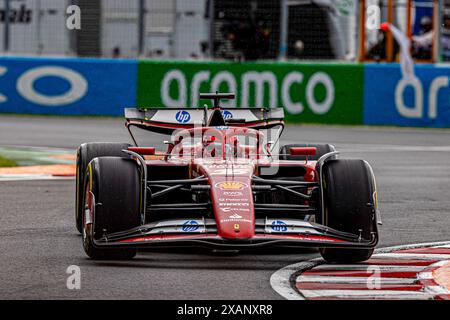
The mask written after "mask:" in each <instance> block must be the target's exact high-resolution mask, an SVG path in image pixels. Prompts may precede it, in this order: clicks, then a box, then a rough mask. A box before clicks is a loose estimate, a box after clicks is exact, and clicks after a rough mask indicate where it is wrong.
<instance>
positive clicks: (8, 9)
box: [3, 0, 10, 52]
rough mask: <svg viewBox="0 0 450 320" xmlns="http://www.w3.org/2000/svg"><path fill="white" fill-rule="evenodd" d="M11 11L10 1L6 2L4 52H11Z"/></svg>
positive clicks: (6, 0)
mask: <svg viewBox="0 0 450 320" xmlns="http://www.w3.org/2000/svg"><path fill="white" fill-rule="evenodd" d="M9 11H10V0H5V28H4V29H3V50H4V51H5V52H8V51H9Z"/></svg>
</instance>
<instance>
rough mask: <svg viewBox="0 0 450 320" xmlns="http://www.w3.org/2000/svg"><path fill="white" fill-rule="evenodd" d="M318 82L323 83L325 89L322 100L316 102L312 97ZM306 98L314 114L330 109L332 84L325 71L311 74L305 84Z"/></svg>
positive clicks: (332, 97)
mask: <svg viewBox="0 0 450 320" xmlns="http://www.w3.org/2000/svg"><path fill="white" fill-rule="evenodd" d="M319 84H323V85H324V86H325V89H326V98H325V100H324V101H323V102H317V101H316V98H315V97H314V89H315V88H316V86H317V85H319ZM306 98H307V101H308V105H309V107H310V108H311V110H312V112H314V113H315V114H325V113H327V112H328V111H329V110H330V108H331V106H332V105H333V102H334V85H333V81H332V80H331V79H330V77H329V76H328V75H327V74H326V73H324V72H317V73H315V74H313V76H312V77H311V79H309V81H308V84H307V85H306Z"/></svg>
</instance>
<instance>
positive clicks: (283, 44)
mask: <svg viewBox="0 0 450 320" xmlns="http://www.w3.org/2000/svg"><path fill="white" fill-rule="evenodd" d="M280 6H281V8H280V9H281V10H280V11H281V14H280V48H279V54H278V59H279V60H284V59H286V54H287V40H288V39H287V38H288V24H289V7H288V3H287V0H281V1H280Z"/></svg>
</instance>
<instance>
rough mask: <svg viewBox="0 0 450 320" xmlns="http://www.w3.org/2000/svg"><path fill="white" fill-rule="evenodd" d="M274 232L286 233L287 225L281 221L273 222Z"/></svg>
mask: <svg viewBox="0 0 450 320" xmlns="http://www.w3.org/2000/svg"><path fill="white" fill-rule="evenodd" d="M272 230H273V231H278V232H285V231H287V226H286V223H285V222H284V221H281V220H275V221H273V222H272Z"/></svg>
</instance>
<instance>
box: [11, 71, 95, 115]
mask: <svg viewBox="0 0 450 320" xmlns="http://www.w3.org/2000/svg"><path fill="white" fill-rule="evenodd" d="M48 76H55V77H59V78H63V79H65V80H67V81H68V82H69V83H70V89H69V90H68V91H67V92H65V93H63V94H61V95H57V96H47V95H44V94H42V93H39V92H37V91H36V90H35V89H34V83H35V81H36V80H38V79H40V78H42V77H48ZM87 90H88V83H87V81H86V79H85V78H84V77H83V76H82V75H81V74H79V73H78V72H76V71H74V70H71V69H67V68H64V67H38V68H34V69H31V70H28V71H27V72H25V73H24V74H23V75H22V76H21V77H20V78H19V79H18V80H17V91H18V92H19V93H20V94H21V95H22V96H23V97H24V98H25V99H27V100H29V101H31V102H33V103H37V104H41V105H45V106H62V105H66V104H70V103H73V102H75V101H77V100H79V99H81V98H82V97H84V95H85V94H86V92H87Z"/></svg>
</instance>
